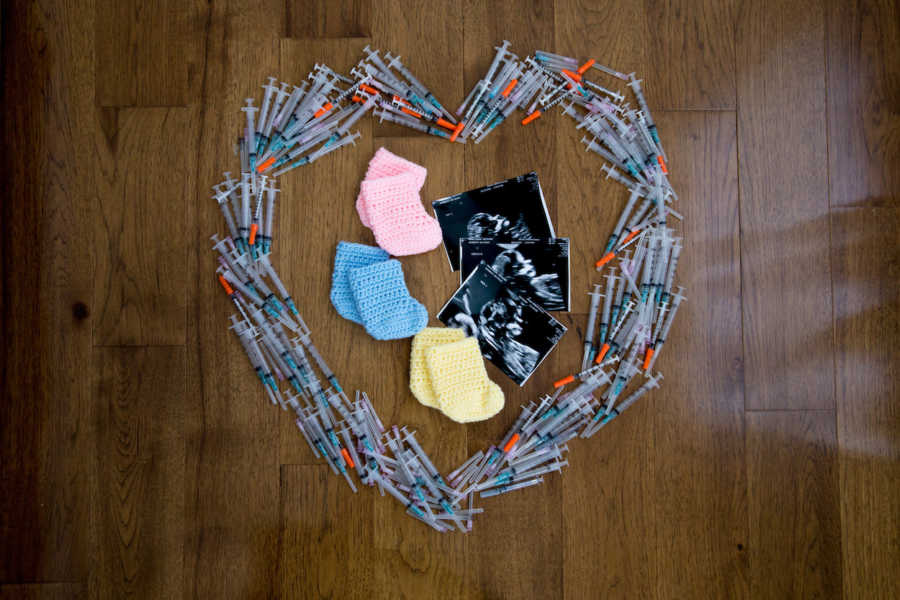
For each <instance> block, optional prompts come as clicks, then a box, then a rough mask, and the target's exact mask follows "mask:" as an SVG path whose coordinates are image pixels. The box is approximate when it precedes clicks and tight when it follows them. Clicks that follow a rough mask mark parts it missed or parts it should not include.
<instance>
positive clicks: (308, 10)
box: [285, 0, 373, 38]
mask: <svg viewBox="0 0 900 600" xmlns="http://www.w3.org/2000/svg"><path fill="white" fill-rule="evenodd" d="M285 6H286V13H287V14H286V17H287V34H288V35H287V37H292V38H351V37H362V38H364V37H369V29H370V23H371V20H372V12H373V11H372V1H371V0H348V1H346V2H329V1H328V0H311V1H309V2H303V3H300V4H295V3H292V2H287V3H286V5H285Z"/></svg>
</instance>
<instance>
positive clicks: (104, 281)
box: [94, 108, 195, 345]
mask: <svg viewBox="0 0 900 600" xmlns="http://www.w3.org/2000/svg"><path fill="white" fill-rule="evenodd" d="M194 115H195V112H194V111H192V110H191V109H189V108H135V109H127V108H126V109H109V110H107V111H106V115H105V116H106V118H105V120H104V123H103V125H104V127H103V132H102V134H101V133H99V132H98V135H97V138H98V139H97V146H98V148H99V153H100V156H99V161H98V174H97V185H98V187H97V196H96V201H97V213H98V217H99V218H98V219H96V226H95V230H94V239H95V241H96V248H97V261H96V270H97V274H96V277H97V282H98V285H97V288H96V292H95V294H94V303H95V305H96V306H97V319H96V320H95V322H94V336H95V344H97V345H148V344H149V345H179V344H184V343H185V336H186V333H185V328H186V325H185V308H186V305H187V299H186V293H185V286H186V285H187V280H186V272H185V269H184V265H185V259H186V256H185V252H186V248H187V246H186V245H185V244H184V243H183V240H184V237H185V234H186V227H185V220H184V212H185V208H186V204H187V202H188V198H189V195H190V194H191V193H192V191H193V189H194V187H193V186H194V179H193V178H194V175H195V173H194V171H193V164H194V162H193V156H192V155H191V152H192V151H193V146H192V142H193V139H194V138H193V137H192V135H193V133H194V132H195V129H194V128H193V127H192V125H191V123H192V117H194Z"/></svg>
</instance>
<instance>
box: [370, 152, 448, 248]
mask: <svg viewBox="0 0 900 600" xmlns="http://www.w3.org/2000/svg"><path fill="white" fill-rule="evenodd" d="M427 174H428V170H427V169H425V167H422V166H420V165H417V164H415V163H413V162H410V161H408V160H406V159H405V158H401V157H399V156H397V155H395V154H392V153H391V152H388V151H387V150H385V149H384V148H379V149H378V151H377V152H376V153H375V156H373V157H372V160H371V161H369V168H368V170H367V171H366V177H365V179H363V181H362V183H361V184H360V186H359V196H358V197H357V199H356V212H358V213H359V219H360V221H362V223H363V225H365V226H366V227H368V228H369V229H371V230H372V232H373V233H374V234H375V241H376V242H377V243H378V245H379V246H381V247H382V248H383V249H384V250H386V251H387V252H388V253H390V254H391V255H393V256H407V255H410V254H419V253H421V252H427V251H429V250H433V249H434V248H437V246H438V244H440V243H441V239H442V237H441V228H440V226H439V225H438V222H437V221H436V220H435V219H434V217H431V216H429V215H428V213H426V212H425V207H423V206H422V200H421V198H420V197H419V191H420V190H421V189H422V186H423V185H425V176H426V175H427Z"/></svg>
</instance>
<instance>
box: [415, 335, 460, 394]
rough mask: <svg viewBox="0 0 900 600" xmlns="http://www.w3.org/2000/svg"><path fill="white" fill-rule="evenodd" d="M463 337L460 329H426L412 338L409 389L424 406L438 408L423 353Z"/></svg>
mask: <svg viewBox="0 0 900 600" xmlns="http://www.w3.org/2000/svg"><path fill="white" fill-rule="evenodd" d="M464 337H466V334H465V332H463V330H462V329H453V328H450V327H446V328H445V327H426V328H425V329H423V330H422V331H420V332H419V333H417V334H416V336H415V337H414V338H413V341H412V353H411V354H410V357H409V389H410V390H411V391H412V393H413V396H415V397H416V400H418V401H419V402H421V403H422V404H424V405H425V406H430V407H431V408H438V401H437V397H436V396H435V395H434V390H433V389H432V388H431V376H430V375H429V374H428V366H427V365H426V364H425V351H426V350H428V349H429V348H431V347H433V346H439V345H441V344H449V343H450V342H458V341H459V340H461V339H463V338H464Z"/></svg>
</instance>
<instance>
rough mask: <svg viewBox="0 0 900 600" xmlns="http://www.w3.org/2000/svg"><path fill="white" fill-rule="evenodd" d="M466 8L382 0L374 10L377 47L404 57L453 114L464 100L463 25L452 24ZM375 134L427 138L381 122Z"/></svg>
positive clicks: (450, 2)
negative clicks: (455, 16) (454, 16)
mask: <svg viewBox="0 0 900 600" xmlns="http://www.w3.org/2000/svg"><path fill="white" fill-rule="evenodd" d="M461 6H462V3H461V2H460V0H439V1H428V0H415V1H414V2H402V3H400V2H393V1H391V0H377V1H376V2H374V3H373V6H372V47H373V48H377V49H380V50H382V52H390V53H391V55H392V56H393V55H397V56H400V59H401V60H402V62H403V65H404V66H405V67H406V68H407V69H409V70H410V71H411V72H412V73H413V75H414V76H415V77H416V79H418V80H419V81H421V82H422V84H423V85H425V86H428V90H429V91H430V92H431V93H432V94H434V97H435V98H437V99H438V102H442V103H444V105H445V106H446V108H447V109H448V110H450V111H451V112H452V111H454V110H456V107H457V106H458V105H459V102H461V101H462V99H463V98H464V97H465V90H464V89H463V71H462V68H461V65H462V62H463V43H462V39H463V20H462V19H460V18H453V15H459V14H460V11H461V10H462V8H461ZM426 40H427V41H426ZM423 43H425V47H424V48H423ZM360 58H362V57H360ZM374 131H375V135H376V136H393V137H399V136H407V137H415V138H419V137H423V134H422V133H420V132H418V131H415V130H413V129H410V128H408V127H402V126H400V125H393V124H388V123H385V124H383V125H382V124H381V123H378V122H376V124H375V126H374ZM457 152H459V153H462V149H461V148H460V149H458V150H457Z"/></svg>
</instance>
